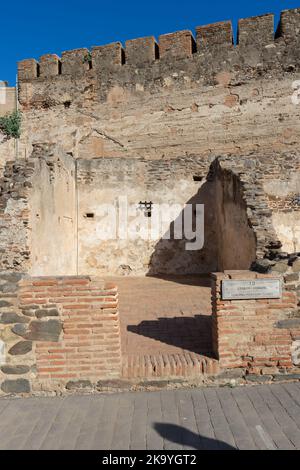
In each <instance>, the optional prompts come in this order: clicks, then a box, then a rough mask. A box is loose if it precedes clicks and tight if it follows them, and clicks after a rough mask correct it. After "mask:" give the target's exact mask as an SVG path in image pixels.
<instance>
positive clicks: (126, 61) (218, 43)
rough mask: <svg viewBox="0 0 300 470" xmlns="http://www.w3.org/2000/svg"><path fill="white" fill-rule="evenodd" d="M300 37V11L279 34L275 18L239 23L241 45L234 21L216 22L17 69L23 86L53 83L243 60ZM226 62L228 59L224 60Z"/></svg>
mask: <svg viewBox="0 0 300 470" xmlns="http://www.w3.org/2000/svg"><path fill="white" fill-rule="evenodd" d="M299 34H300V8H297V9H294V10H285V11H283V12H282V13H281V18H280V22H279V25H278V27H277V28H276V30H274V15H273V14H266V15H263V16H257V17H251V18H246V19H241V20H239V22H238V35H237V44H236V45H234V40H233V28H232V23H231V21H224V22H219V23H214V24H210V25H206V26H199V27H197V28H196V34H195V36H194V35H193V33H192V32H191V31H188V30H185V31H177V32H175V33H170V34H163V35H161V36H159V39H158V42H156V40H155V38H154V37H153V36H149V37H144V38H138V39H132V40H128V41H126V43H125V47H123V45H122V44H121V43H120V42H115V43H112V44H108V45H104V46H95V47H93V48H92V49H91V50H89V49H87V48H81V49H75V50H70V51H65V52H63V53H62V55H61V57H58V56H57V55H55V54H46V55H43V56H42V57H41V58H40V59H39V61H36V60H35V59H27V60H23V61H21V62H20V63H19V66H18V75H19V81H20V82H22V81H28V80H34V79H38V78H40V79H49V78H52V77H55V76H58V75H64V76H76V77H78V76H81V75H85V74H86V73H88V72H89V71H90V70H94V71H95V72H96V73H100V74H102V75H103V74H104V73H105V71H106V70H108V71H112V70H116V69H117V70H118V69H119V68H120V67H122V66H126V65H128V66H135V67H145V66H147V65H149V64H153V63H157V62H159V61H167V62H169V63H170V62H174V61H176V60H180V59H188V58H193V57H196V56H199V55H200V56H203V55H204V56H205V55H206V56H207V60H211V59H212V57H211V56H213V57H214V56H216V57H217V56H219V55H220V52H221V51H222V53H224V51H226V50H227V51H228V50H230V51H232V52H233V53H238V54H240V55H242V56H243V55H244V58H245V61H247V54H248V52H247V49H248V48H255V49H257V50H264V49H265V48H266V47H271V46H272V45H277V44H278V45H279V46H280V45H281V46H282V45H283V44H289V43H293V42H295V41H296V40H297V38H298V37H299ZM224 60H226V57H224Z"/></svg>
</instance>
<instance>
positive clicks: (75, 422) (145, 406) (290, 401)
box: [0, 382, 300, 450]
mask: <svg viewBox="0 0 300 470" xmlns="http://www.w3.org/2000/svg"><path fill="white" fill-rule="evenodd" d="M0 420H1V427H0V449H1V450H3V449H5V450H9V449H10V450H14V449H34V450H37V449H50V450H54V449H70V450H72V449H96V450H105V449H119V450H130V449H131V450H138V449H147V450H160V449H164V450H183V449H216V450H218V449H271V450H272V449H291V450H292V449H294V450H295V449H297V450H300V383H299V382H298V383H287V384H274V385H257V386H253V387H237V388H234V389H230V388H224V387H222V388H201V389H188V390H187V389H182V390H168V391H160V392H134V393H116V394H112V395H107V394H103V395H102V394H101V395H100V394H99V395H85V396H68V397H64V398H62V397H57V398H2V399H0Z"/></svg>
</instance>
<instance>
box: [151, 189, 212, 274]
mask: <svg viewBox="0 0 300 470" xmlns="http://www.w3.org/2000/svg"><path fill="white" fill-rule="evenodd" d="M213 200H214V184H212V183H211V182H208V181H206V182H205V183H204V184H203V185H202V186H201V187H200V188H199V190H198V192H197V193H196V194H195V195H194V196H193V197H192V198H191V199H189V200H188V201H187V202H186V204H190V205H192V213H193V229H194V230H195V229H198V228H202V227H200V226H199V224H198V226H196V225H195V224H196V214H195V210H196V205H197V204H203V205H204V228H203V229H204V245H203V247H202V248H201V249H198V250H187V249H186V243H187V242H189V241H190V240H189V239H187V238H184V237H183V238H182V239H175V237H174V228H175V227H176V226H177V224H178V222H179V221H183V211H181V213H180V214H179V216H178V217H177V218H176V219H174V220H173V221H172V222H171V224H170V226H169V229H168V230H167V231H166V233H165V234H164V236H163V237H162V238H161V239H160V240H159V241H158V242H157V244H156V245H155V248H154V252H153V253H152V255H151V259H150V263H149V270H148V273H147V276H157V275H159V276H160V277H161V275H164V274H165V275H166V274H170V273H172V274H180V275H187V274H203V273H208V272H212V271H216V269H217V244H216V228H217V223H216V220H215V212H214V210H212V207H213V204H214V203H213ZM182 227H183V229H184V228H185V227H184V224H182ZM168 234H170V237H169V239H167V236H168Z"/></svg>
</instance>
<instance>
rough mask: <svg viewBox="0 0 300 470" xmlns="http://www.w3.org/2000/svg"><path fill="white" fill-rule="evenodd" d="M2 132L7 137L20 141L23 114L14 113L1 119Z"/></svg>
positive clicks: (0, 127)
mask: <svg viewBox="0 0 300 470" xmlns="http://www.w3.org/2000/svg"><path fill="white" fill-rule="evenodd" d="M0 130H1V131H2V132H3V133H4V134H5V135H7V137H13V138H15V139H18V138H19V137H20V135H21V113H20V112H19V111H14V112H13V113H11V114H8V115H7V116H3V117H0Z"/></svg>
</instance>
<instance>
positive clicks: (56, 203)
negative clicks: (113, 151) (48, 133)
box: [29, 146, 77, 276]
mask: <svg viewBox="0 0 300 470" xmlns="http://www.w3.org/2000/svg"><path fill="white" fill-rule="evenodd" d="M31 160H32V161H34V162H35V173H34V175H33V178H32V191H31V197H30V220H29V224H30V227H31V260H32V261H31V269H30V271H29V272H30V273H31V274H32V275H34V276H39V275H43V276H47V275H61V276H63V275H74V274H77V196H76V172H75V163H74V160H73V158H72V156H70V155H66V154H64V153H63V152H60V151H59V149H58V148H57V147H54V148H52V147H49V148H46V147H45V146H41V147H39V146H36V147H35V149H34V152H33V154H32V155H31Z"/></svg>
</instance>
